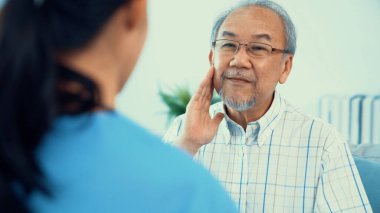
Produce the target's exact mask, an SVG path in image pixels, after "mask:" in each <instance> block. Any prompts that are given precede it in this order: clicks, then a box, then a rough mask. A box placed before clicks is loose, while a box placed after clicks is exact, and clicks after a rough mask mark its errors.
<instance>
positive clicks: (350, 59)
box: [118, 0, 380, 134]
mask: <svg viewBox="0 0 380 213" xmlns="http://www.w3.org/2000/svg"><path fill="white" fill-rule="evenodd" d="M234 2H235V1H234V0H207V1H204V0H191V1H175V0H150V2H149V3H150V4H149V16H150V17H149V18H150V31H149V34H148V39H147V43H146V46H145V49H144V51H143V54H142V57H141V58H140V61H139V63H138V65H137V67H136V69H135V72H134V74H133V75H132V77H131V78H130V80H129V82H128V85H127V86H126V88H125V89H124V90H123V92H122V93H121V94H120V95H119V98H118V108H119V109H120V110H121V111H122V112H123V113H125V114H127V115H128V116H129V117H131V118H132V119H134V120H136V121H137V122H139V123H140V124H142V125H144V126H146V127H147V128H149V129H150V130H153V131H154V132H156V133H158V134H160V133H162V132H164V130H165V124H166V114H165V111H166V107H165V106H164V105H163V104H162V102H161V101H160V99H159V97H158V88H159V86H160V85H161V86H162V87H164V88H165V87H166V86H169V87H170V86H175V85H188V86H189V87H190V89H191V91H192V92H193V91H194V90H195V88H196V87H197V86H198V83H199V81H200V80H201V79H202V77H203V75H204V73H205V72H206V71H207V69H208V60H207V56H208V52H209V37H210V31H211V27H212V24H213V21H214V18H215V17H216V16H217V14H218V13H219V12H220V11H221V10H222V9H224V8H227V7H228V6H229V5H231V4H233V3H234ZM277 2H278V3H280V4H281V5H283V6H284V7H285V9H286V10H287V11H288V12H289V14H290V16H291V17H292V19H293V21H294V23H295V26H296V29H297V33H298V49H297V52H296V55H295V58H294V66H293V71H292V74H291V76H290V78H289V80H288V82H287V83H286V84H285V85H281V86H280V87H279V88H280V90H281V92H282V94H283V96H285V97H286V98H288V99H289V100H290V101H291V102H292V103H293V105H296V106H299V107H301V108H303V109H304V110H305V111H307V112H309V113H311V114H314V115H317V104H318V99H319V97H321V96H323V95H325V94H331V93H338V94H353V93H358V92H364V93H370V94H375V93H380V79H379V77H380V74H379V73H380V65H379V63H380V42H379V39H380V23H379V22H380V1H378V0H350V1H348V0H334V1H328V0H318V1H316V0H315V1H299V0H278V1H277Z"/></svg>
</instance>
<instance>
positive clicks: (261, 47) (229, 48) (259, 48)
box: [212, 39, 290, 57]
mask: <svg viewBox="0 0 380 213" xmlns="http://www.w3.org/2000/svg"><path fill="white" fill-rule="evenodd" d="M212 45H213V47H214V48H215V51H217V52H219V53H221V54H223V55H226V56H233V55H235V54H236V53H237V52H238V51H239V49H240V46H241V45H244V46H246V50H247V53H248V55H250V56H251V57H266V56H269V55H270V54H272V53H274V52H281V53H290V51H289V50H282V49H277V48H273V47H272V46H271V45H269V44H264V43H260V42H249V43H246V44H244V43H240V42H238V41H233V40H228V39H219V40H216V41H214V42H212Z"/></svg>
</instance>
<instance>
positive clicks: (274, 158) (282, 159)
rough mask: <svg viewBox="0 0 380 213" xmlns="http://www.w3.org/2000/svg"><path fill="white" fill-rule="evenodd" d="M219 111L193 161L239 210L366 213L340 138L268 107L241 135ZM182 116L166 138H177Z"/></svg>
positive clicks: (294, 113)
mask: <svg viewBox="0 0 380 213" xmlns="http://www.w3.org/2000/svg"><path fill="white" fill-rule="evenodd" d="M217 112H222V113H224V116H225V117H224V119H223V121H222V123H221V124H220V126H219V129H218V131H217V133H216V135H215V137H214V139H213V140H212V141H211V142H210V143H209V144H207V145H204V146H202V147H201V148H200V149H199V151H198V152H197V154H196V155H195V156H194V158H195V159H197V160H198V161H199V162H201V163H202V164H203V165H204V166H205V167H206V168H207V169H208V170H209V171H210V172H211V173H212V174H213V175H214V176H216V177H217V178H218V179H219V180H220V181H221V183H222V185H223V186H224V187H225V189H226V190H227V191H229V192H230V195H231V197H232V198H233V199H234V200H235V202H236V204H237V206H238V208H239V210H240V212H372V210H371V207H370V204H369V202H368V198H367V196H366V193H365V191H364V188H363V185H362V183H361V180H360V176H359V174H358V170H357V168H356V166H355V163H354V161H353V158H352V155H351V152H350V150H349V148H348V145H347V143H346V141H345V140H344V139H343V137H342V136H341V135H340V134H339V133H338V132H337V131H336V129H335V128H334V127H333V126H331V125H330V124H328V123H326V122H324V121H321V120H319V119H316V118H312V117H310V116H307V115H305V114H303V113H301V112H299V111H298V110H297V109H295V108H294V107H292V106H290V105H289V104H288V103H287V102H286V101H285V100H284V99H283V98H281V96H280V95H279V94H278V93H277V92H276V93H275V97H274V100H273V103H272V105H271V107H270V108H269V110H268V111H267V112H266V114H265V115H264V116H263V117H261V118H260V119H259V120H257V121H254V122H251V123H249V124H248V125H247V128H246V131H244V129H243V128H242V127H241V126H240V125H238V124H237V123H236V122H234V121H233V120H231V119H230V118H229V117H228V115H227V114H226V112H225V109H224V105H223V104H222V103H216V104H214V105H212V106H211V107H210V114H211V115H212V116H213V115H215V114H216V113H217ZM182 122H183V115H182V116H179V117H177V118H176V120H175V121H174V123H173V125H172V126H171V128H170V129H169V131H168V132H167V134H166V135H165V137H164V140H165V141H167V142H169V143H170V142H172V141H174V140H175V138H176V137H177V136H178V135H179V134H180V133H181V130H182V127H183V125H182Z"/></svg>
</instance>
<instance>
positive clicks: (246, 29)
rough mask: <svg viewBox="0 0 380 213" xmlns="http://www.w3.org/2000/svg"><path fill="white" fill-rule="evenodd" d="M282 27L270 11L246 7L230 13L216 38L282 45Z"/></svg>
mask: <svg viewBox="0 0 380 213" xmlns="http://www.w3.org/2000/svg"><path fill="white" fill-rule="evenodd" d="M283 29H284V25H283V22H282V20H281V18H280V17H279V16H278V15H277V14H276V13H275V12H273V11H272V10H270V9H267V8H264V7H258V6H248V7H244V8H239V9H237V10H235V11H234V12H232V13H231V14H230V15H229V16H228V17H227V18H226V19H225V20H224V22H223V24H222V25H221V26H220V29H219V32H218V36H217V37H218V38H219V39H220V38H229V39H235V40H239V41H244V42H250V41H261V42H270V43H271V44H276V45H282V46H283V45H284V44H285V36H284V30H283Z"/></svg>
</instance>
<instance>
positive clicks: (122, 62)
mask: <svg viewBox="0 0 380 213" xmlns="http://www.w3.org/2000/svg"><path fill="white" fill-rule="evenodd" d="M146 4H147V1H146V0H76V1H70V0H35V1H33V0H9V1H7V2H6V4H5V6H4V8H3V9H2V12H1V19H0V211H1V212H28V211H33V212H54V213H57V212H178V213H183V212H235V209H234V208H235V207H234V205H233V203H232V201H231V200H230V199H229V197H228V195H227V193H226V192H224V191H223V190H222V188H221V186H220V185H219V184H218V183H217V182H216V181H215V180H214V179H213V178H211V176H210V175H209V174H208V172H207V171H206V170H204V169H203V168H202V167H201V166H198V165H196V163H194V162H193V161H192V159H191V158H190V157H188V156H187V155H186V154H185V153H182V152H180V151H177V150H175V149H174V148H172V147H170V146H168V145H164V144H163V143H161V142H160V140H159V139H157V138H155V137H154V136H152V135H151V134H149V133H148V132H146V131H145V130H144V129H143V128H141V127H139V126H137V125H136V124H134V123H133V122H132V121H130V120H129V119H128V118H126V117H124V116H122V115H121V114H120V113H118V112H116V111H115V109H114V108H115V104H114V102H115V96H116V94H117V93H118V92H119V91H120V90H121V88H122V87H123V85H124V83H125V82H126V81H127V79H128V77H129V76H130V74H131V72H132V70H133V68H134V66H135V64H136V61H137V59H138V57H139V55H140V51H141V49H142V47H143V44H144V41H145V37H146V31H147V14H146Z"/></svg>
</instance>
